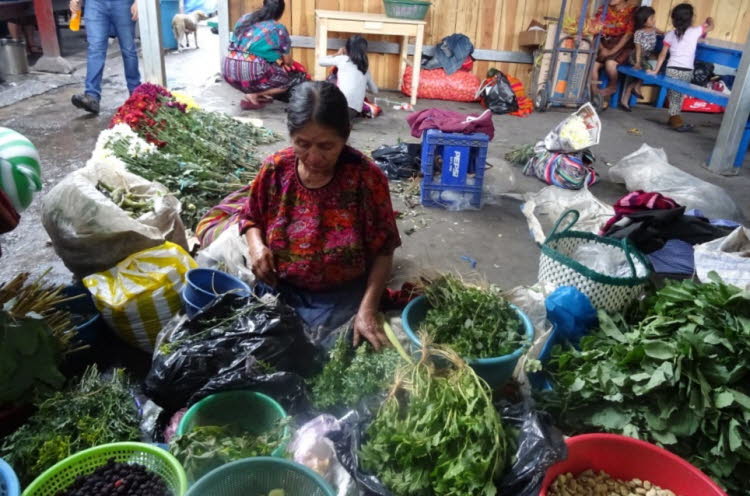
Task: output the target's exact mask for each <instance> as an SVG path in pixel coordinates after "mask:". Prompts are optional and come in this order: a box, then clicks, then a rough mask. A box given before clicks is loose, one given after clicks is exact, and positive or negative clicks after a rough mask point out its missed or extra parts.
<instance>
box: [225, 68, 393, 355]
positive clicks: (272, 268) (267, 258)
mask: <svg viewBox="0 0 750 496" xmlns="http://www.w3.org/2000/svg"><path fill="white" fill-rule="evenodd" d="M287 127H288V129H289V134H290V136H291V141H292V146H291V147H290V148H287V149H285V150H282V151H280V152H277V153H275V154H273V155H271V156H270V157H269V158H268V159H267V160H266V161H265V163H264V165H263V167H262V168H261V170H260V172H259V173H258V176H257V177H256V178H255V180H254V181H253V184H252V186H251V188H250V195H249V196H248V201H247V204H246V206H245V209H244V210H243V212H242V220H241V224H240V230H241V232H243V233H245V236H246V238H247V241H248V245H249V251H250V262H251V267H252V270H253V273H254V274H255V276H256V277H257V278H258V280H259V281H261V282H262V283H264V284H266V285H267V286H271V287H273V288H274V289H275V290H276V291H277V292H278V293H279V294H280V296H281V298H282V300H283V301H285V302H286V303H288V304H290V305H291V306H292V307H294V308H295V309H296V310H297V313H298V314H299V315H300V316H301V317H302V319H303V320H304V321H305V322H306V323H307V324H308V326H309V327H310V328H313V329H316V328H317V329H323V332H328V331H330V330H333V329H335V328H337V327H339V326H341V325H342V324H345V323H346V322H347V321H348V320H350V319H351V317H352V316H355V318H354V342H355V345H356V344H358V343H359V341H360V339H361V338H364V339H366V340H367V341H369V342H370V343H371V344H372V345H373V346H374V347H375V348H376V349H379V348H380V347H381V346H383V345H385V344H386V343H387V338H386V337H385V335H384V333H383V330H382V325H381V324H380V322H379V321H378V319H377V312H378V307H379V304H380V300H381V297H382V294H383V291H384V289H385V285H386V282H387V281H388V279H389V278H390V274H391V269H392V264H393V252H394V250H395V249H396V248H397V247H398V246H400V245H401V239H400V237H399V234H398V228H397V227H396V221H395V216H394V213H393V208H392V206H391V198H390V192H389V190H388V180H387V179H386V177H385V175H384V174H383V173H382V172H381V171H380V169H378V168H377V166H375V165H374V164H373V163H372V162H371V161H370V160H369V159H368V158H366V157H365V156H364V155H362V154H361V153H360V152H358V151H357V150H355V149H353V148H351V147H349V146H347V144H346V143H347V140H348V138H349V133H350V130H351V124H350V122H349V113H348V104H347V101H346V97H345V96H344V94H343V93H341V91H340V90H339V89H338V88H337V87H336V86H335V85H333V84H331V83H327V82H310V83H304V84H302V85H300V86H297V87H296V88H295V89H294V90H293V92H292V97H291V101H290V103H289V107H288V109H287Z"/></svg>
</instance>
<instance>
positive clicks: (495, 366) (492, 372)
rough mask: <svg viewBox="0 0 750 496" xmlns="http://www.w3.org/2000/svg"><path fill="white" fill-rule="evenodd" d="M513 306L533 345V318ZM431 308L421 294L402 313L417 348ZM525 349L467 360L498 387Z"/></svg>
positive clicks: (486, 379) (483, 377)
mask: <svg viewBox="0 0 750 496" xmlns="http://www.w3.org/2000/svg"><path fill="white" fill-rule="evenodd" d="M511 307H512V308H513V310H515V311H516V313H517V314H518V317H519V318H520V319H521V326H520V328H519V329H518V332H519V333H523V334H525V336H526V341H527V344H528V345H531V343H532V341H533V340H534V326H533V325H532V324H531V320H529V317H528V316H527V315H526V314H525V313H523V312H522V311H521V309H520V308H518V307H517V306H515V305H512V304H511ZM429 308H430V306H429V303H428V302H427V298H425V297H424V296H419V297H417V298H415V299H414V300H412V301H411V302H409V304H408V305H406V308H404V311H403V313H402V314H401V321H402V325H403V326H404V332H405V333H406V335H407V336H409V339H410V340H411V342H412V343H413V345H414V348H415V349H417V350H419V349H421V348H422V343H421V342H420V341H419V338H418V337H417V329H419V325H420V324H421V323H422V321H423V320H424V318H425V315H427V310H429ZM524 350H525V347H521V348H518V349H517V350H516V351H514V352H513V353H511V354H509V355H503V356H501V357H494V358H475V359H467V360H466V362H467V363H468V364H469V365H470V366H471V368H473V369H474V371H475V372H476V373H477V374H478V375H479V376H480V377H481V378H482V379H484V380H485V381H487V384H489V385H490V387H492V388H497V387H499V386H502V385H503V384H505V383H506V382H507V381H508V380H509V379H510V378H511V377H512V376H513V370H514V369H515V368H516V364H517V363H518V359H519V358H521V355H522V354H523V352H524Z"/></svg>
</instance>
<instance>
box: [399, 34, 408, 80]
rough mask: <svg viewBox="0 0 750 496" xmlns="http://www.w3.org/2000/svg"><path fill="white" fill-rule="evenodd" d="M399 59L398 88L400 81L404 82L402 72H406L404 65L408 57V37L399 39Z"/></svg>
mask: <svg viewBox="0 0 750 496" xmlns="http://www.w3.org/2000/svg"><path fill="white" fill-rule="evenodd" d="M400 57H401V59H400V60H399V65H398V67H399V69H398V86H399V88H400V87H401V81H403V80H404V72H406V63H407V62H408V57H409V37H408V36H404V37H402V38H401V54H400Z"/></svg>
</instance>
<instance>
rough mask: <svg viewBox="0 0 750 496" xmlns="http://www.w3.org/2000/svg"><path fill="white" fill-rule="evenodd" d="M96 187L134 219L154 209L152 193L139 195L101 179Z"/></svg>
mask: <svg viewBox="0 0 750 496" xmlns="http://www.w3.org/2000/svg"><path fill="white" fill-rule="evenodd" d="M96 189H97V190H99V192H100V193H102V194H103V195H104V196H106V197H107V198H109V199H110V200H112V203H114V204H115V205H117V206H118V207H120V208H121V209H123V210H125V211H126V212H128V213H129V214H130V216H131V217H133V218H134V219H137V218H138V217H140V216H141V215H143V214H145V213H148V212H150V211H151V210H153V209H154V202H153V200H152V199H151V195H139V194H136V193H133V192H132V191H129V190H127V189H126V188H113V187H111V186H109V185H108V184H105V183H103V182H101V181H100V182H98V183H97V184H96Z"/></svg>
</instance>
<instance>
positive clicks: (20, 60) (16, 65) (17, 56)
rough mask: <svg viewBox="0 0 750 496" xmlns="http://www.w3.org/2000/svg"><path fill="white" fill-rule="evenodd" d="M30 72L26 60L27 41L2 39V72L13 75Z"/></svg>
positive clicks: (0, 70) (0, 64)
mask: <svg viewBox="0 0 750 496" xmlns="http://www.w3.org/2000/svg"><path fill="white" fill-rule="evenodd" d="M27 72H29V62H28V60H26V43H24V42H23V41H16V40H11V39H8V38H3V39H0V74H2V75H4V76H12V75H15V74H26V73H27Z"/></svg>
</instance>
